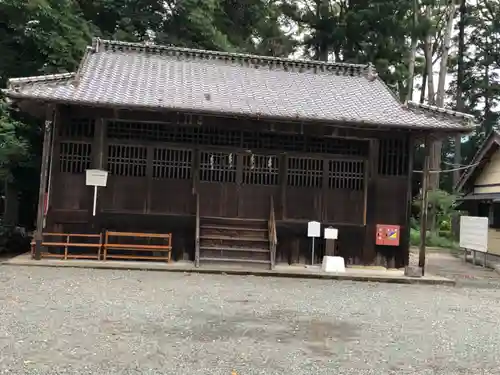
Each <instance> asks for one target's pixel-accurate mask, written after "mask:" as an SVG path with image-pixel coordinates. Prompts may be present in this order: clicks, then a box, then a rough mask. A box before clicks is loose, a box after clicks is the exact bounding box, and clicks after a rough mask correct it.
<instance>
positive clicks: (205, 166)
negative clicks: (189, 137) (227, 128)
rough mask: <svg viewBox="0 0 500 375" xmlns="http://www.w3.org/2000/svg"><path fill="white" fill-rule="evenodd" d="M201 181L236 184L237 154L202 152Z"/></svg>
mask: <svg viewBox="0 0 500 375" xmlns="http://www.w3.org/2000/svg"><path fill="white" fill-rule="evenodd" d="M200 180H201V181H209V182H236V154H234V153H227V152H207V151H203V152H201V153H200Z"/></svg>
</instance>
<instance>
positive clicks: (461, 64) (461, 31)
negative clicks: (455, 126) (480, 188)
mask: <svg viewBox="0 0 500 375" xmlns="http://www.w3.org/2000/svg"><path fill="white" fill-rule="evenodd" d="M465 17H467V0H461V3H460V22H459V25H458V72H457V93H456V95H457V107H456V108H457V111H459V112H463V111H464V110H465V108H464V107H465V103H464V97H463V85H464V77H465ZM453 161H454V164H455V168H458V167H459V166H460V165H461V164H462V136H461V135H457V136H456V137H455V155H454V160H453ZM459 179H460V170H456V171H454V172H453V186H454V187H455V186H457V183H458V180H459Z"/></svg>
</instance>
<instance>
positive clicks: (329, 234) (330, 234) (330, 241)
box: [324, 227, 339, 256]
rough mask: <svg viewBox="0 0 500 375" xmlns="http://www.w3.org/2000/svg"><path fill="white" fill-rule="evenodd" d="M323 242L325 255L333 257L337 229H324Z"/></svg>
mask: <svg viewBox="0 0 500 375" xmlns="http://www.w3.org/2000/svg"><path fill="white" fill-rule="evenodd" d="M324 233H325V235H324V237H325V240H326V246H325V247H326V249H325V255H327V256H335V240H336V239H338V238H339V230H338V229H337V228H332V227H329V228H325V232H324Z"/></svg>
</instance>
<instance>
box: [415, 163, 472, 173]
mask: <svg viewBox="0 0 500 375" xmlns="http://www.w3.org/2000/svg"><path fill="white" fill-rule="evenodd" d="M479 164H481V162H479V163H474V164H470V165H464V166H461V167H457V168H452V169H444V170H439V171H429V173H448V172H455V171H461V170H462V169H468V168H471V167H475V166H476V165H479ZM413 173H424V171H413Z"/></svg>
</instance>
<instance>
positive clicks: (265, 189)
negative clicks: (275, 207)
mask: <svg viewBox="0 0 500 375" xmlns="http://www.w3.org/2000/svg"><path fill="white" fill-rule="evenodd" d="M279 162H280V158H279V156H277V155H273V154H264V153H259V154H253V153H245V154H242V155H240V157H239V158H238V163H239V165H241V183H240V184H239V186H238V217H241V218H246V219H265V220H268V219H269V214H270V202H271V196H273V197H274V198H275V199H277V198H278V193H279V183H280V163H279Z"/></svg>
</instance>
